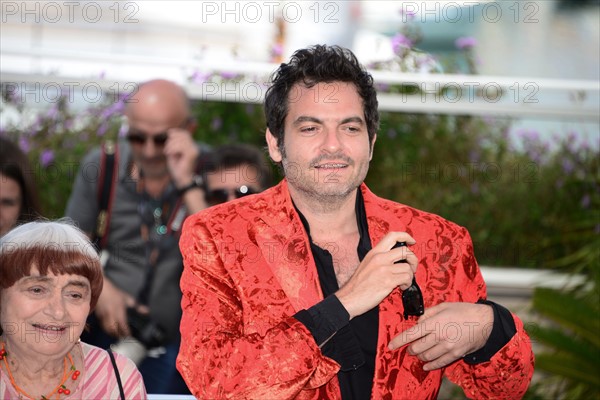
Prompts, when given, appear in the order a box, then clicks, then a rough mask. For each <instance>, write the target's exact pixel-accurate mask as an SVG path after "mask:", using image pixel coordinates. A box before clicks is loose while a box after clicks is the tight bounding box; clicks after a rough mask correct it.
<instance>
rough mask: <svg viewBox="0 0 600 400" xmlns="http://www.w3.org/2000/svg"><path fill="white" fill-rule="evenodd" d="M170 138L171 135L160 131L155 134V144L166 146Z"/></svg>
mask: <svg viewBox="0 0 600 400" xmlns="http://www.w3.org/2000/svg"><path fill="white" fill-rule="evenodd" d="M168 138H169V135H168V134H167V133H159V134H158V135H156V136H154V137H153V138H152V139H153V140H154V144H155V145H157V146H164V145H165V143H167V139H168Z"/></svg>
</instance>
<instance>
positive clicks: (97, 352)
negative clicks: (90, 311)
mask: <svg viewBox="0 0 600 400" xmlns="http://www.w3.org/2000/svg"><path fill="white" fill-rule="evenodd" d="M81 348H82V350H83V354H85V371H83V373H82V375H81V378H83V379H81V381H80V382H79V385H77V389H76V390H75V391H74V392H73V393H71V394H70V395H69V396H66V397H63V396H64V395H62V396H61V397H60V398H61V399H65V400H66V399H72V400H75V399H86V400H92V399H98V400H99V399H102V400H119V399H120V394H119V386H118V385H117V378H116V376H115V370H114V369H113V366H112V363H111V362H110V357H109V356H108V353H107V352H106V350H102V349H100V348H98V347H95V346H91V345H89V344H86V343H83V342H82V343H81ZM114 355H115V359H116V361H117V367H118V368H119V373H120V375H121V382H122V383H123V391H124V392H125V398H126V399H127V400H130V399H134V400H146V398H147V396H146V388H145V386H144V381H143V379H142V375H141V374H140V372H139V371H138V369H137V367H136V366H135V364H134V363H133V361H131V360H130V359H128V358H126V357H124V356H122V355H120V354H117V353H114ZM21 398H23V396H21V395H20V394H19V393H18V392H17V391H16V390H15V389H14V388H13V386H12V384H11V383H10V380H9V378H8V374H6V373H4V372H3V370H2V369H0V399H3V400H4V399H21ZM53 398H54V396H53Z"/></svg>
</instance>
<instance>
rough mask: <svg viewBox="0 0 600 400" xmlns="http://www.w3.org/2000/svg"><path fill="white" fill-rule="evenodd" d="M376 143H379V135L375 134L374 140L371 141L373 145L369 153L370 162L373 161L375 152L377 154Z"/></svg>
mask: <svg viewBox="0 0 600 400" xmlns="http://www.w3.org/2000/svg"><path fill="white" fill-rule="evenodd" d="M376 141H377V134H374V135H373V140H372V141H371V144H370V146H371V149H370V151H369V153H371V154H370V155H369V161H371V160H372V159H373V152H375V142H376Z"/></svg>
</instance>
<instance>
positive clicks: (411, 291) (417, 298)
mask: <svg viewBox="0 0 600 400" xmlns="http://www.w3.org/2000/svg"><path fill="white" fill-rule="evenodd" d="M402 305H403V306H404V318H407V317H408V316H409V315H413V316H417V317H418V316H419V315H423V313H424V312H425V305H424V304H423V295H422V294H421V289H420V288H419V285H417V281H416V280H415V279H414V278H413V282H412V285H411V286H410V287H409V288H408V289H406V290H404V291H402Z"/></svg>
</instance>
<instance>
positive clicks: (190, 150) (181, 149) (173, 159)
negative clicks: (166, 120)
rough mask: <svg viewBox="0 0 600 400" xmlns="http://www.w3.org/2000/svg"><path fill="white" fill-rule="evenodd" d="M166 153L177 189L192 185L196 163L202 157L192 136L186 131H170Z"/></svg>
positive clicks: (168, 165) (168, 166) (178, 129)
mask: <svg viewBox="0 0 600 400" xmlns="http://www.w3.org/2000/svg"><path fill="white" fill-rule="evenodd" d="M164 152H165V156H166V157H167V168H168V169H169V173H170V174H171V179H173V183H174V184H175V187H177V188H182V187H184V186H187V185H188V184H190V183H191V182H192V178H193V177H194V175H195V173H196V163H197V161H198V156H199V155H200V150H199V149H198V145H196V142H194V139H193V138H192V134H191V133H190V132H188V131H186V130H185V129H180V128H173V129H169V139H168V140H167V143H166V144H165V149H164Z"/></svg>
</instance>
